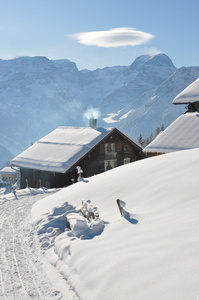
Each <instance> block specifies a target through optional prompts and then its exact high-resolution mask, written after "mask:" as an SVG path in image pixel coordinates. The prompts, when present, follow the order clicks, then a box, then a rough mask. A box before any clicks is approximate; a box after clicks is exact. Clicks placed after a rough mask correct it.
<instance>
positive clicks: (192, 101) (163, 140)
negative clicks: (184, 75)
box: [143, 78, 199, 156]
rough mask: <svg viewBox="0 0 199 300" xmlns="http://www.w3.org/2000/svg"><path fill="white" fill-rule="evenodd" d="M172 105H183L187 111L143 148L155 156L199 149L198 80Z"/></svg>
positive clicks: (175, 99)
mask: <svg viewBox="0 0 199 300" xmlns="http://www.w3.org/2000/svg"><path fill="white" fill-rule="evenodd" d="M173 104H175V105H178V104H184V105H188V106H187V111H186V113H185V114H183V115H182V116H180V117H178V118H177V119H176V120H175V121H174V122H173V123H172V124H171V125H170V126H168V127H167V128H166V129H165V130H164V131H163V132H161V133H160V134H159V135H158V136H157V137H156V138H155V139H154V140H153V141H152V142H151V143H150V144H149V145H147V146H146V147H145V148H144V150H143V151H144V152H147V154H148V155H149V156H150V155H155V154H162V153H168V152H174V151H180V150H187V149H193V148H199V78H198V79H197V80H195V81H194V82H193V83H192V84H190V85H189V86H188V87H187V88H186V89H184V90H183V91H182V92H181V93H180V94H178V95H177V96H176V97H175V98H174V100H173Z"/></svg>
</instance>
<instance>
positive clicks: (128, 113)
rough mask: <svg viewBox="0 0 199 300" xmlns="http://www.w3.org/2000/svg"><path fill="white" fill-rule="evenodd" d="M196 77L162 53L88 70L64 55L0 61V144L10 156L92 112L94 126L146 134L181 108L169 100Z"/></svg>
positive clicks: (77, 123) (197, 73)
mask: <svg viewBox="0 0 199 300" xmlns="http://www.w3.org/2000/svg"><path fill="white" fill-rule="evenodd" d="M198 77H199V67H182V68H180V69H177V68H176V67H175V66H174V64H173V63H172V61H171V59H170V58H169V57H168V56H167V55H165V54H163V53H161V54H157V55H143V56H140V57H138V58H137V59H136V60H135V61H134V62H133V63H132V64H131V65H130V66H115V67H106V68H104V69H97V70H94V71H89V70H81V71H79V70H78V68H77V66H76V64H75V63H74V62H70V61H69V60H67V59H61V60H49V59H48V58H46V57H19V58H16V59H11V60H0V146H1V147H3V149H4V156H5V149H7V151H8V152H9V155H10V153H12V154H13V155H14V156H15V155H17V154H19V153H20V152H21V151H23V150H25V149H26V148H27V147H29V146H30V144H31V143H32V142H35V141H36V140H38V139H39V138H41V137H43V136H44V135H46V134H47V133H49V132H50V131H52V130H54V129H55V128H56V127H58V126H88V120H87V119H86V118H85V115H87V117H89V115H90V116H91V117H92V113H93V114H94V116H96V115H97V116H98V126H106V127H107V126H108V127H109V126H113V127H117V128H118V129H120V130H122V131H123V132H124V133H126V134H128V135H129V136H130V137H132V138H133V139H135V140H137V138H138V136H139V134H140V133H141V134H142V135H143V137H147V136H149V135H150V133H151V132H152V131H155V129H156V128H157V127H158V126H161V125H162V124H163V125H164V127H165V128H166V127H167V126H168V125H169V124H170V123H171V122H172V121H174V120H175V119H176V118H177V117H178V116H179V115H180V114H182V113H183V112H184V111H185V110H184V107H182V106H174V105H173V104H172V100H173V98H174V97H175V96H176V95H177V94H178V93H180V92H181V91H182V90H183V89H184V88H185V87H186V86H188V85H189V84H190V83H191V82H193V81H194V80H195V79H197V78H198ZM0 155H1V154H0Z"/></svg>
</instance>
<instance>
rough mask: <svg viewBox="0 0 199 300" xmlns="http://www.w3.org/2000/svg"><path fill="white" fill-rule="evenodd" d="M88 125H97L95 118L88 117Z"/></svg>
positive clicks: (94, 126)
mask: <svg viewBox="0 0 199 300" xmlns="http://www.w3.org/2000/svg"><path fill="white" fill-rule="evenodd" d="M89 126H90V127H92V128H96V127H97V119H93V118H92V119H89Z"/></svg>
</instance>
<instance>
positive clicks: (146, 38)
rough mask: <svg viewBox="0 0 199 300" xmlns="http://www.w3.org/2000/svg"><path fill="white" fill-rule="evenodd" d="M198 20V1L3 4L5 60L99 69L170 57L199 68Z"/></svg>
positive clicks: (0, 50) (20, 0) (0, 0)
mask: <svg viewBox="0 0 199 300" xmlns="http://www.w3.org/2000/svg"><path fill="white" fill-rule="evenodd" d="M198 16H199V1H198V0H189V1H188V0H186V1H185V0H172V1H171V0H167V1H160V0H138V1H137V0H136V1H134V0H115V1H113V0H0V58H2V59H10V58H14V57H18V56H37V55H38V56H40V55H42V56H46V57H48V58H49V59H62V58H66V59H69V60H71V61H73V62H75V63H76V64H77V67H78V69H84V68H87V69H90V70H93V69H97V68H103V67H105V66H116V65H130V64H131V63H132V62H133V61H134V60H135V58H136V57H138V56H140V55H142V54H154V53H158V52H164V53H165V54H167V55H168V56H169V57H170V58H171V60H172V61H173V63H174V64H175V66H176V67H181V66H199V60H198V58H199V54H198V53H199V38H198V29H199V17H198ZM80 33H81V35H80Z"/></svg>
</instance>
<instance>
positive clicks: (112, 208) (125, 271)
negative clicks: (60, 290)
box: [32, 149, 199, 300]
mask: <svg viewBox="0 0 199 300" xmlns="http://www.w3.org/2000/svg"><path fill="white" fill-rule="evenodd" d="M198 161H199V149H193V150H186V151H180V152H175V153H171V154H165V155H162V156H158V157H153V158H148V159H145V160H141V161H137V162H134V163H131V164H128V165H125V166H121V167H118V168H116V169H112V170H110V171H108V172H105V173H103V174H100V175H97V176H93V177H90V178H89V182H88V183H87V184H85V183H84V182H79V183H76V184H73V185H71V186H70V187H67V188H65V189H63V190H61V191H60V192H58V193H56V194H55V195H51V196H49V197H46V198H45V199H42V200H40V201H38V202H36V203H35V204H34V206H33V208H32V218H33V221H34V220H39V219H40V220H41V221H40V223H37V226H38V225H39V224H43V225H42V226H43V229H42V230H43V231H42V234H43V236H42V235H40V237H43V238H45V237H48V236H49V231H51V230H52V228H55V226H53V224H55V223H56V222H57V223H56V229H57V230H59V229H60V230H61V231H62V232H61V234H57V233H56V238H55V239H54V242H53V243H51V247H48V248H46V249H47V250H46V252H45V255H46V257H47V258H48V259H49V261H50V262H51V264H52V265H53V266H55V267H56V268H57V269H58V270H59V272H60V273H61V274H62V275H63V277H64V278H67V280H68V281H69V283H70V284H71V286H72V287H73V289H74V290H75V292H76V293H77V294H78V295H79V297H80V298H81V299H82V300H87V299H92V300H101V299H116V300H120V299H127V300H128V299H138V300H145V299H150V300H152V299H153V300H159V299H161V300H168V299H169V300H170V299H181V300H186V299H197V297H198V295H199V286H198V282H199V273H198V269H199V243H198V236H199V218H198V211H199V201H198V197H199V188H198V182H199V173H198ZM80 199H91V201H92V206H93V207H97V208H98V211H99V212H100V219H101V220H103V222H100V221H99V220H98V219H97V218H96V219H94V220H93V221H89V220H87V219H85V218H83V216H81V215H80V210H81V200H80ZM117 199H119V200H120V201H121V202H120V204H121V208H122V215H121V213H120V211H119V209H118V205H117V202H116V200H117ZM66 203H67V204H66ZM83 203H84V204H86V206H87V207H89V205H91V203H89V202H88V201H87V200H86V202H83ZM55 208H56V209H55ZM54 209H55V211H54V213H52V212H53V210H54ZM59 209H60V211H59ZM56 210H57V212H59V214H56V213H55V212H56ZM49 217H50V218H49ZM62 217H63V219H62ZM51 218H52V219H51ZM57 218H58V219H59V222H58V219H57ZM60 218H61V220H65V222H66V223H67V222H68V224H69V223H70V224H71V225H70V226H71V230H70V229H64V225H63V224H62V223H61V220H60ZM66 220H67V221H66ZM42 222H43V223H42ZM52 222H54V223H53V224H52ZM92 222H93V224H96V229H97V231H95V229H94V232H93V233H92V234H91V236H92V238H90V232H92V228H93V227H94V228H95V225H92ZM95 222H96V223H95ZM60 223H61V224H62V225H60ZM92 226H93V227H92ZM103 226H104V227H103ZM49 228H50V229H49ZM66 228H67V226H66ZM100 228H101V229H100ZM40 229H41V227H40ZM98 230H99V231H98ZM52 231H53V230H52ZM96 232H97V235H94V234H96ZM81 237H83V238H81ZM85 237H86V238H85ZM44 241H45V240H44ZM46 242H48V241H47V240H46Z"/></svg>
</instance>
